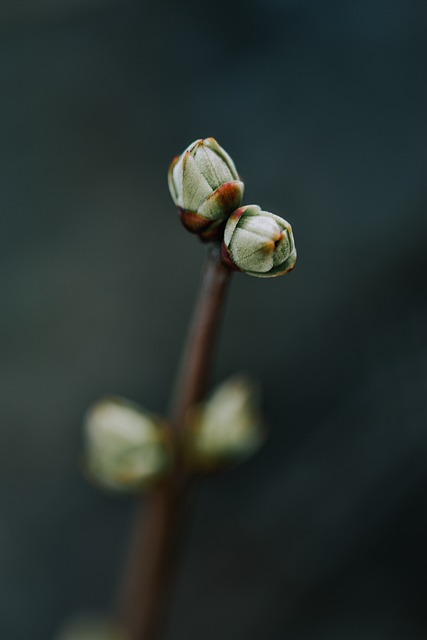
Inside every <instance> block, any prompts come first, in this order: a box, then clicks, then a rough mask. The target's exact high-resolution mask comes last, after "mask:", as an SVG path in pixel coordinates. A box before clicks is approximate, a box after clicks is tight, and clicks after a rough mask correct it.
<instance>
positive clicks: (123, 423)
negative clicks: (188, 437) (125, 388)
mask: <svg viewBox="0 0 427 640" xmlns="http://www.w3.org/2000/svg"><path fill="white" fill-rule="evenodd" d="M84 431H85V445H86V446H85V466H86V468H87V470H88V472H89V475H90V477H91V478H92V479H93V480H94V481H95V482H96V483H97V484H99V485H101V486H103V487H104V488H107V489H113V490H116V491H125V492H126V491H127V492H132V491H138V490H140V489H144V488H146V487H149V486H151V485H152V484H153V483H155V482H156V481H158V480H160V479H161V478H162V477H163V476H164V475H165V474H166V473H167V472H168V468H169V465H170V462H171V454H170V447H169V442H168V438H167V435H166V427H165V425H164V423H163V422H162V421H161V419H160V418H158V417H155V416H152V415H151V414H149V413H148V412H146V411H145V410H144V409H143V408H142V407H139V406H138V405H136V404H134V403H133V402H130V401H128V400H125V399H123V398H114V397H112V398H106V399H104V400H101V401H100V402H97V403H96V404H95V405H93V406H92V407H91V408H90V409H89V411H88V412H87V414H86V417H85V420H84Z"/></svg>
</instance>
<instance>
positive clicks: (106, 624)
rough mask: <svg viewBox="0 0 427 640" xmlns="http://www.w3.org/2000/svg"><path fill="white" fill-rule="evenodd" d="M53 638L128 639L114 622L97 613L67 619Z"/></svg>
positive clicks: (64, 639)
mask: <svg viewBox="0 0 427 640" xmlns="http://www.w3.org/2000/svg"><path fill="white" fill-rule="evenodd" d="M55 640H130V639H129V636H128V635H127V633H125V631H124V630H123V629H122V628H121V627H119V626H118V625H117V624H116V623H115V622H112V621H111V620H109V619H108V618H105V617H103V616H98V615H87V614H81V615H77V616H74V617H73V618H72V619H70V620H68V621H67V622H66V623H65V624H64V625H63V627H62V629H61V630H60V632H59V634H57V635H56V636H55Z"/></svg>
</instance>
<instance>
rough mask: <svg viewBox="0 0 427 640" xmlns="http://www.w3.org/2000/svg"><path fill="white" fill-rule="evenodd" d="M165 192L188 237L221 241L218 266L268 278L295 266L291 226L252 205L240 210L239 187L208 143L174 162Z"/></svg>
mask: <svg viewBox="0 0 427 640" xmlns="http://www.w3.org/2000/svg"><path fill="white" fill-rule="evenodd" d="M168 182H169V190H170V192H171V195H172V199H173V201H174V203H175V204H176V206H177V207H178V213H179V215H180V218H181V221H182V223H183V225H184V227H185V228H186V229H188V231H191V232H192V233H196V234H197V235H199V237H200V238H201V239H202V240H204V241H207V240H218V239H219V240H221V239H223V243H222V260H223V262H224V263H225V264H226V265H227V266H228V267H230V269H233V270H236V271H243V272H244V273H247V274H248V275H251V276H256V277H258V278H271V277H274V276H280V275H284V274H285V273H288V272H289V271H291V270H292V269H293V268H294V266H295V262H296V250H295V242H294V237H293V234H292V227H291V225H290V224H289V223H288V222H286V220H284V219H283V218H281V217H280V216H277V215H275V214H273V213H270V212H268V211H262V210H261V208H260V207H259V206H258V205H246V206H241V205H242V200H243V193H244V184H243V182H242V180H241V179H240V177H239V174H238V173H237V171H236V167H235V165H234V162H233V160H232V159H231V158H230V156H229V155H228V153H227V152H226V151H225V150H224V149H223V148H222V147H220V145H219V144H218V143H217V142H216V140H214V138H205V139H200V140H196V141H195V142H193V143H192V144H190V145H189V146H188V147H187V149H185V151H184V152H183V153H182V154H181V155H180V156H177V157H176V158H174V160H173V161H172V164H171V166H170V168H169V174H168Z"/></svg>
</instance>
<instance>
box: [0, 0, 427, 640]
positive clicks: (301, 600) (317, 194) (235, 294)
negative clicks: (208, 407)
mask: <svg viewBox="0 0 427 640" xmlns="http://www.w3.org/2000/svg"><path fill="white" fill-rule="evenodd" d="M425 18H426V15H425V4H424V3H423V2H421V1H420V2H417V1H409V2H408V0H389V1H387V2H386V1H385V0H369V1H368V0H361V1H358V2H342V1H341V0H335V1H333V0H331V1H328V2H310V1H308V0H307V1H304V0H300V1H299V2H297V1H295V0H282V1H280V0H263V1H262V2H261V1H259V0H258V1H257V0H252V1H248V2H245V3H243V2H242V3H240V2H235V3H230V2H225V0H218V1H217V2H216V3H215V4H206V5H204V4H203V3H199V2H196V0H193V1H191V2H187V3H184V4H179V3H174V2H171V1H161V2H136V1H130V0H124V1H121V2H119V1H118V0H116V1H114V0H109V1H108V0H60V1H59V0H32V1H30V0H25V1H22V2H19V3H17V2H12V0H3V2H2V3H1V5H0V51H1V55H0V79H1V87H2V92H1V93H2V95H1V100H0V117H1V123H2V126H1V134H0V136H1V147H0V148H1V170H0V183H1V201H2V204H1V218H0V220H1V222H0V225H1V231H0V243H1V251H0V261H1V269H0V283H1V303H2V304H1V314H0V329H1V342H2V349H1V386H0V414H1V432H0V439H1V440H0V478H1V482H0V504H1V511H0V513H1V518H0V637H1V638H4V639H5V640H33V639H34V640H46V639H48V640H49V639H51V638H54V636H55V634H56V632H57V630H58V629H59V628H60V626H61V624H62V623H63V621H64V620H66V619H67V618H68V617H69V616H71V615H73V614H74V613H76V612H80V611H105V610H108V606H109V603H110V601H111V598H112V596H113V594H114V584H115V581H116V578H117V576H118V573H119V568H120V564H121V560H122V558H123V553H124V548H125V542H126V536H127V533H128V530H129V524H130V519H131V512H132V502H131V501H128V500H127V499H114V498H110V497H108V496H106V495H102V494H100V493H98V492H97V491H96V490H95V489H94V488H93V487H91V486H89V485H88V484H86V482H85V481H84V479H83V478H82V475H81V473H80V467H79V465H80V457H81V445H82V441H81V418H82V415H83V413H84V411H85V409H86V407H87V406H88V405H89V404H90V403H92V402H93V401H94V400H96V399H98V398H100V397H102V396H104V395H106V394H110V393H114V394H121V395H124V396H126V397H129V398H132V399H134V400H136V401H139V402H140V403H142V404H144V405H145V406H146V407H148V408H149V409H151V410H153V411H163V410H164V409H165V407H166V405H167V399H168V395H169V390H170V387H171V384H172V381H173V377H174V372H175V368H176V364H177V361H178V357H179V354H180V350H181V346H182V340H183V336H184V334H185V330H186V326H187V322H188V319H189V317H190V313H191V308H192V303H193V300H194V297H195V293H196V290H197V285H198V281H199V273H200V269H201V265H202V262H203V258H204V247H203V246H202V244H201V243H199V241H198V240H197V239H196V238H195V237H192V236H190V235H189V234H187V233H185V231H184V230H183V229H182V228H181V226H180V224H179V221H178V218H177V216H176V214H175V210H174V207H173V204H172V201H171V199H170V196H169V193H168V190H167V186H166V171H167V168H168V165H169V162H170V160H171V158H172V156H174V155H176V154H177V153H179V152H180V151H182V149H183V148H184V147H185V146H187V144H189V143H190V142H191V141H192V140H194V139H195V138H199V137H206V136H211V135H212V136H214V137H216V138H217V139H218V141H219V142H220V143H221V144H222V145H223V146H224V147H225V148H226V149H227V150H228V151H229V152H230V153H231V155H232V156H233V158H234V160H235V161H236V164H237V166H238V168H239V170H240V172H241V173H242V175H243V177H244V179H245V182H246V197H245V202H246V203H254V202H256V203H258V204H260V205H262V207H263V208H265V209H267V210H270V211H273V212H275V213H278V214H279V215H282V216H283V217H285V218H287V219H288V220H289V221H290V222H291V223H292V225H293V227H294V231H295V237H296V242H297V248H298V251H299V261H298V264H297V267H296V269H295V271H294V272H293V273H292V274H290V275H289V276H286V277H285V278H282V279H275V280H271V281H270V280H258V279H255V278H250V277H245V276H242V275H237V276H235V278H234V280H233V283H232V288H231V292H230V297H229V300H228V305H227V311H226V314H225V319H224V326H223V331H222V336H221V343H220V349H219V353H218V358H217V366H216V370H215V373H214V380H215V381H219V380H221V379H223V378H224V377H226V376H227V375H230V374H232V373H235V372H236V371H240V370H246V371H249V372H251V373H252V374H254V375H256V376H258V377H259V378H260V381H261V383H262V386H263V389H264V406H265V411H266V414H267V416H268V422H269V425H270V429H271V436H270V439H269V441H268V443H267V444H266V445H265V447H264V448H263V450H262V452H260V453H259V454H258V455H257V456H256V457H255V458H254V459H253V460H251V461H250V462H248V463H247V464H245V465H242V466H241V467H239V468H237V469H235V470H234V471H232V472H229V473H228V474H225V475H223V476H221V477H220V478H218V479H215V480H209V481H207V482H206V483H205V484H204V485H203V486H202V487H201V489H200V491H199V492H198V496H197V501H196V505H195V512H194V517H193V522H192V527H191V531H189V535H188V541H187V546H186V549H185V552H184V554H183V558H182V568H181V573H180V575H179V579H178V583H177V589H176V594H175V599H174V604H173V610H172V615H171V619H170V624H169V631H168V634H167V640H184V639H185V640H188V639H193V638H203V640H217V639H218V638H220V639H221V640H258V639H260V638H262V639H263V640H264V639H266V640H283V639H286V640H343V639H345V640H418V639H420V640H421V639H423V638H425V637H426V634H427V614H426V608H425V602H426V601H425V597H426V593H425V575H426V568H427V566H426V550H425V549H426V535H427V525H426V497H427V492H426V473H425V471H426V461H427V456H426V453H427V447H426V360H427V357H426V356H427V335H426V326H427V301H426V296H425V285H426V276H427V268H426V246H427V230H426V207H425V205H426V190H425V161H426V157H425V148H426V146H425V145H426V138H427V135H426V127H425V119H424V112H425V108H426V106H427V104H426V103H427V101H426V99H425V97H426V96H425V88H426V83H425V72H426V63H425V61H426V58H425V45H424V43H425V40H424V36H425V34H424V31H425Z"/></svg>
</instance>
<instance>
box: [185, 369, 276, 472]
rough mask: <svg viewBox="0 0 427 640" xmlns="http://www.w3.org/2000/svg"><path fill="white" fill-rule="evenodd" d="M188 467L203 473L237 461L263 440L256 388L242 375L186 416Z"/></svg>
mask: <svg viewBox="0 0 427 640" xmlns="http://www.w3.org/2000/svg"><path fill="white" fill-rule="evenodd" d="M188 424H189V435H188V448H189V454H190V461H191V464H192V465H193V466H194V467H196V468H201V469H205V470H210V469H215V468H217V467H222V466H225V465H229V464H230V463H231V464H232V463H234V462H239V461H240V460H242V459H244V458H247V457H248V456H249V455H251V454H252V453H253V452H255V451H256V450H257V449H258V448H259V447H260V445H261V443H262V441H263V439H264V429H263V420H262V417H261V414H260V411H259V392H258V388H257V386H256V385H255V384H254V383H253V382H251V381H249V380H248V379H246V378H244V377H242V376H235V377H233V378H230V379H229V380H226V381H225V382H224V383H223V384H221V385H220V386H219V387H218V388H217V389H216V390H215V392H214V393H213V394H212V395H211V397H210V398H209V399H208V400H207V402H205V403H203V404H201V405H199V406H198V407H195V408H193V410H192V411H191V413H190V415H189V421H188Z"/></svg>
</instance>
